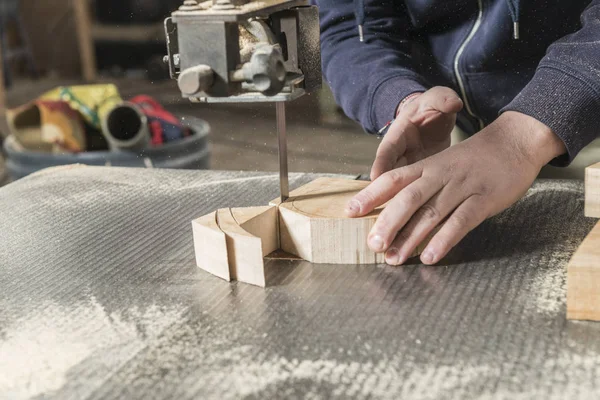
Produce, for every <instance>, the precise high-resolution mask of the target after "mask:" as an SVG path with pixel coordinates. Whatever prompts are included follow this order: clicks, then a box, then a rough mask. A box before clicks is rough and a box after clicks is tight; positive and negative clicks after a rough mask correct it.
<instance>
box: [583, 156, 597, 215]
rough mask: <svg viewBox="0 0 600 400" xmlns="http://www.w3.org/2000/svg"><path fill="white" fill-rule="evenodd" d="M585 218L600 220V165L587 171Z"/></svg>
mask: <svg viewBox="0 0 600 400" xmlns="http://www.w3.org/2000/svg"><path fill="white" fill-rule="evenodd" d="M584 213H585V216H586V217H594V218H600V163H597V164H594V165H590V166H589V167H587V168H586V169H585V211H584Z"/></svg>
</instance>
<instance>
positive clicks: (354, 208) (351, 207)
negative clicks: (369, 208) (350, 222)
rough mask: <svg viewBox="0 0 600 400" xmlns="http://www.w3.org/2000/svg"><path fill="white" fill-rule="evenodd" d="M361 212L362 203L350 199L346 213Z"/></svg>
mask: <svg viewBox="0 0 600 400" xmlns="http://www.w3.org/2000/svg"><path fill="white" fill-rule="evenodd" d="M359 212H360V203H359V202H358V201H357V200H350V202H349V203H348V205H346V214H350V215H355V214H358V213H359Z"/></svg>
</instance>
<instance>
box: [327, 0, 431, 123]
mask: <svg viewBox="0 0 600 400" xmlns="http://www.w3.org/2000/svg"><path fill="white" fill-rule="evenodd" d="M319 8H320V13H321V50H322V58H323V74H324V76H325V79H326V81H327V83H328V84H329V86H330V87H331V89H332V91H333V93H334V96H335V99H336V101H337V102H338V104H340V106H341V107H342V108H343V109H344V111H345V113H346V114H347V115H348V116H350V117H351V118H353V119H355V120H357V121H359V122H360V123H361V124H362V125H363V126H364V127H365V129H366V130H367V131H369V132H372V133H374V132H376V131H378V130H379V129H380V128H381V127H382V126H383V125H385V123H386V122H388V121H389V120H391V119H392V118H394V116H395V111H396V107H397V106H398V103H399V102H400V101H401V100H402V99H403V98H404V97H406V96H407V95H409V94H411V93H414V92H417V91H425V90H426V88H427V86H428V85H427V83H426V82H425V80H424V79H423V78H422V77H421V76H420V75H419V74H418V73H417V72H416V67H415V65H413V61H412V57H411V55H410V47H411V44H410V42H409V41H408V33H409V31H410V29H411V24H410V18H409V17H408V14H407V13H406V10H404V9H403V8H404V5H402V4H401V3H394V4H390V3H383V2H378V1H366V2H365V8H366V11H367V15H368V18H367V19H366V20H365V22H364V42H360V41H359V36H358V30H357V22H356V20H355V16H354V9H355V6H354V2H353V1H351V0H337V1H336V0H324V1H320V2H319Z"/></svg>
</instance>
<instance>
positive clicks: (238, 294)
mask: <svg viewBox="0 0 600 400" xmlns="http://www.w3.org/2000/svg"><path fill="white" fill-rule="evenodd" d="M312 178H314V176H310V175H292V176H291V183H292V187H295V186H298V185H299V184H300V183H303V182H306V181H309V180H311V179H312ZM277 183H278V182H277V178H276V175H275V174H269V175H265V174H260V173H231V172H230V173H220V172H210V171H158V170H154V171H153V170H131V169H128V170H126V169H117V168H114V169H107V168H81V169H71V170H63V171H60V170H59V171H53V172H47V173H43V174H41V175H37V176H31V177H29V178H26V179H23V180H21V181H18V182H15V183H12V184H10V185H8V186H6V187H4V188H2V189H0V215H1V216H2V229H1V230H0V398H7V399H20V398H56V399H106V398H133V399H138V398H139V399H154V398H157V399H159V398H177V399H191V398H218V399H234V398H323V399H329V398H347V397H356V398H407V399H408V398H410V399H421V398H422V399H444V398H499V399H501V398H510V399H514V398H523V399H529V398H557V399H558V398H569V399H573V398H597V396H593V395H594V394H596V395H597V394H598V393H599V390H600V389H599V384H600V382H599V380H600V340H599V339H598V338H599V337H600V324H594V323H586V322H567V321H566V320H565V266H566V263H567V261H568V259H569V257H570V256H571V254H572V253H573V251H574V250H575V248H576V246H577V245H578V244H579V243H580V241H581V240H582V239H583V237H584V236H585V235H586V233H587V232H588V231H589V230H590V229H591V227H592V224H593V222H594V221H593V220H590V219H586V218H584V217H583V192H582V185H581V184H580V183H576V182H556V181H555V182H541V183H538V184H536V186H535V187H534V188H533V189H532V190H530V192H529V193H528V195H527V196H526V198H525V199H524V200H522V201H520V202H519V203H518V204H517V205H515V206H514V207H512V208H511V209H509V210H508V211H506V212H504V213H502V214H501V215H499V216H497V217H495V218H493V219H492V220H490V221H488V222H486V223H485V224H483V225H482V226H481V227H479V228H478V229H476V230H475V231H474V232H472V233H471V234H470V235H469V236H468V237H467V238H466V239H465V240H464V241H463V243H462V244H461V245H459V246H458V247H457V248H456V249H455V250H454V251H453V252H452V253H451V255H450V256H449V257H448V258H447V259H446V260H444V262H443V263H442V265H440V266H434V267H425V266H422V265H409V266H405V267H401V268H392V267H386V266H373V265H362V266H354V265H335V266H332V265H311V264H309V263H306V262H292V261H289V262H282V264H281V265H279V266H276V267H274V268H273V271H271V272H272V273H273V274H275V280H276V281H277V283H278V284H277V285H276V286H274V287H270V288H267V289H266V290H264V289H261V288H258V287H253V286H249V285H242V284H236V283H232V284H229V283H227V282H224V281H221V280H219V279H218V278H214V277H212V276H209V275H207V274H206V273H204V272H203V271H200V270H199V269H197V268H196V267H195V263H194V259H193V248H192V241H191V227H190V220H191V219H192V218H193V217H197V216H199V215H202V214H204V213H207V212H209V211H212V210H213V209H215V208H218V207H223V206H249V205H261V204H265V203H266V202H267V201H268V200H270V199H272V198H274V197H276V196H277V194H278V193H277ZM415 262H416V261H415Z"/></svg>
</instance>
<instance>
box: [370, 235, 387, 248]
mask: <svg viewBox="0 0 600 400" xmlns="http://www.w3.org/2000/svg"><path fill="white" fill-rule="evenodd" d="M383 246H384V243H383V238H382V237H381V236H379V235H373V236H371V237H370V238H369V247H370V248H371V250H373V251H377V252H379V251H383Z"/></svg>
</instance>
